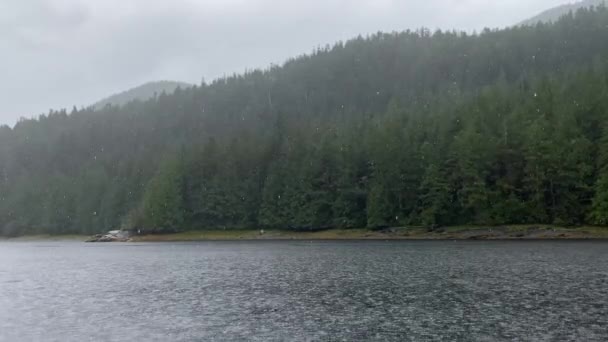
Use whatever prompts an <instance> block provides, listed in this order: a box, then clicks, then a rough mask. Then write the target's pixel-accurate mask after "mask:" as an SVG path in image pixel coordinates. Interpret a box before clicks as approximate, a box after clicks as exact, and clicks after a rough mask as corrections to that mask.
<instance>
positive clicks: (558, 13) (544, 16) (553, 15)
mask: <svg viewBox="0 0 608 342" xmlns="http://www.w3.org/2000/svg"><path fill="white" fill-rule="evenodd" d="M605 4H606V0H584V1H579V2H576V3H570V4H565V5H561V6H558V7H554V8H551V9H548V10H546V11H544V12H542V13H540V14H539V15H537V16H534V17H532V18H530V19H528V20H524V21H522V22H521V23H519V24H518V25H536V24H537V23H550V22H555V21H557V20H558V19H559V18H561V17H562V16H564V15H566V14H568V13H570V12H572V13H576V11H578V10H579V9H582V8H591V7H597V6H600V5H605Z"/></svg>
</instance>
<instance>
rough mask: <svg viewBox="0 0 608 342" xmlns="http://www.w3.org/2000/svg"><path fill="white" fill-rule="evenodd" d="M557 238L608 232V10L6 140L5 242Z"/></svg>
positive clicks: (374, 54) (300, 71) (403, 49)
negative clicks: (357, 234) (356, 234)
mask: <svg viewBox="0 0 608 342" xmlns="http://www.w3.org/2000/svg"><path fill="white" fill-rule="evenodd" d="M35 100H36V99H32V101H35ZM541 223H544V224H556V225H578V224H597V225H604V224H608V10H607V9H606V8H605V7H600V8H597V9H596V10H588V9H583V10H580V11H578V12H577V13H576V14H569V15H567V16H565V17H563V18H562V19H561V20H559V21H557V22H556V23H554V24H542V23H541V24H538V25H536V26H526V27H513V28H508V29H504V30H486V31H484V32H481V33H479V34H466V33H461V32H445V31H444V32H441V31H437V32H430V31H429V30H426V29H421V30H417V31H406V32H401V33H389V34H385V33H378V34H374V35H372V36H369V37H359V38H356V39H353V40H351V41H348V42H345V43H337V44H335V45H334V46H328V47H325V48H319V49H317V50H316V51H314V52H313V53H311V54H308V55H304V56H300V57H298V58H295V59H293V60H289V61H287V62H286V63H284V65H282V66H272V67H270V68H268V69H266V70H254V71H250V72H246V73H245V74H243V75H234V76H231V77H226V78H222V79H218V80H215V81H213V82H212V83H211V84H201V85H199V86H196V87H193V88H187V89H177V90H176V91H175V93H172V94H164V93H163V94H160V95H159V96H157V97H155V98H153V99H150V100H148V101H143V102H142V101H135V102H131V103H129V104H127V105H124V106H121V107H116V106H106V107H104V108H103V109H101V110H96V109H94V108H89V109H80V110H79V109H73V110H72V111H66V110H60V111H53V112H51V113H49V114H48V115H43V116H40V117H39V118H37V119H32V120H22V121H20V122H19V123H18V124H17V125H16V126H15V127H14V128H9V127H6V126H4V127H0V231H1V232H2V233H3V234H4V235H17V234H34V233H44V232H46V233H95V232H100V231H105V230H108V229H111V228H145V229H147V230H148V231H176V230H186V229H205V228H247V227H251V228H254V227H268V228H271V227H274V228H283V229H297V230H312V229H323V228H329V227H341V228H351V227H365V226H367V227H370V228H374V227H385V226H407V225H429V226H432V225H456V224H471V225H499V224H541Z"/></svg>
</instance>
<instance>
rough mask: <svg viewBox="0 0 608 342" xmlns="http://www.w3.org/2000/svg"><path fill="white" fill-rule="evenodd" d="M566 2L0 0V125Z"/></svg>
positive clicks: (510, 18)
mask: <svg viewBox="0 0 608 342" xmlns="http://www.w3.org/2000/svg"><path fill="white" fill-rule="evenodd" d="M564 2H568V0H501V1H488V0H348V1H347V0H297V1H296V0H103V1H100V0H19V1H17V0H0V124H14V123H15V121H16V120H17V119H18V118H19V117H21V116H26V117H30V116H34V115H38V114H40V113H42V112H47V111H48V110H49V109H50V108H54V109H59V108H71V107H72V106H73V105H77V106H82V105H88V104H91V103H93V102H95V101H97V100H99V99H101V98H103V97H106V96H108V95H110V94H113V93H116V92H119V91H122V90H126V89H128V88H131V87H133V86H137V85H139V84H141V83H144V82H146V81H151V80H161V79H166V80H177V81H186V82H192V83H199V82H200V81H201V79H202V78H203V77H204V78H205V79H206V80H211V79H213V78H216V77H218V76H222V75H223V74H231V73H233V72H241V71H243V70H245V69H252V68H256V67H265V66H267V65H269V64H270V63H281V62H282V61H284V60H285V59H286V58H288V57H291V56H295V55H299V54H302V53H307V52H310V51H311V50H312V49H313V48H314V47H316V46H320V45H325V44H328V43H330V44H331V43H333V42H335V41H338V40H345V39H348V38H352V37H354V36H356V35H358V34H367V33H372V32H377V31H401V30H404V29H407V28H412V29H415V28H419V27H423V26H424V27H429V28H431V29H435V28H442V29H452V28H456V29H464V30H469V31H470V30H474V29H478V30H479V29H482V28H484V27H504V26H508V25H511V24H514V23H517V22H519V21H521V20H523V19H526V18H528V17H531V16H533V15H535V14H538V12H541V11H542V10H544V9H547V8H550V7H553V6H555V5H558V4H561V3H564Z"/></svg>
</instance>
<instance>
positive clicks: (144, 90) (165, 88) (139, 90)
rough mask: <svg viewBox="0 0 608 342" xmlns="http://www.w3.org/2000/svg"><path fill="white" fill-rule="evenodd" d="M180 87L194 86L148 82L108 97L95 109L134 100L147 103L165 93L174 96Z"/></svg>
mask: <svg viewBox="0 0 608 342" xmlns="http://www.w3.org/2000/svg"><path fill="white" fill-rule="evenodd" d="M178 87H180V88H190V87H192V84H189V83H184V82H174V81H157V82H148V83H145V84H142V85H140V86H138V87H135V88H132V89H129V90H127V91H124V92H122V93H118V94H115V95H112V96H110V97H107V98H105V99H103V100H101V101H99V102H97V103H95V104H94V105H93V107H94V108H95V109H101V108H103V107H105V106H106V105H109V104H111V105H115V106H123V105H125V104H127V103H129V102H131V101H134V100H141V101H145V100H148V99H151V98H152V97H154V96H155V95H158V94H162V93H163V92H165V93H167V94H172V93H173V92H174V91H175V89H177V88H178Z"/></svg>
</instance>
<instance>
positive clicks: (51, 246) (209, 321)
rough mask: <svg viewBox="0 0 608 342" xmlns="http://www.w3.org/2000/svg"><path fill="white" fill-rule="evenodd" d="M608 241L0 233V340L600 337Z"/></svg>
mask: <svg viewBox="0 0 608 342" xmlns="http://www.w3.org/2000/svg"><path fill="white" fill-rule="evenodd" d="M607 339H608V243H606V242H372V243H370V242H313V243H311V242H214V243H211V242H210V243H181V244H177V243H176V244H169V243H166V244H83V243H76V242H61V243H53V242H37V243H21V242H19V243H17V242H12V243H11V242H4V243H0V341H89V340H90V341H239V340H243V341H245V340H247V341H249V340H254V341H256V340H257V341H286V340H287V341H340V340H345V341H356V340H381V341H442V340H451V341H471V340H476V341H496V340H498V341H502V340H504V341H605V340H607Z"/></svg>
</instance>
